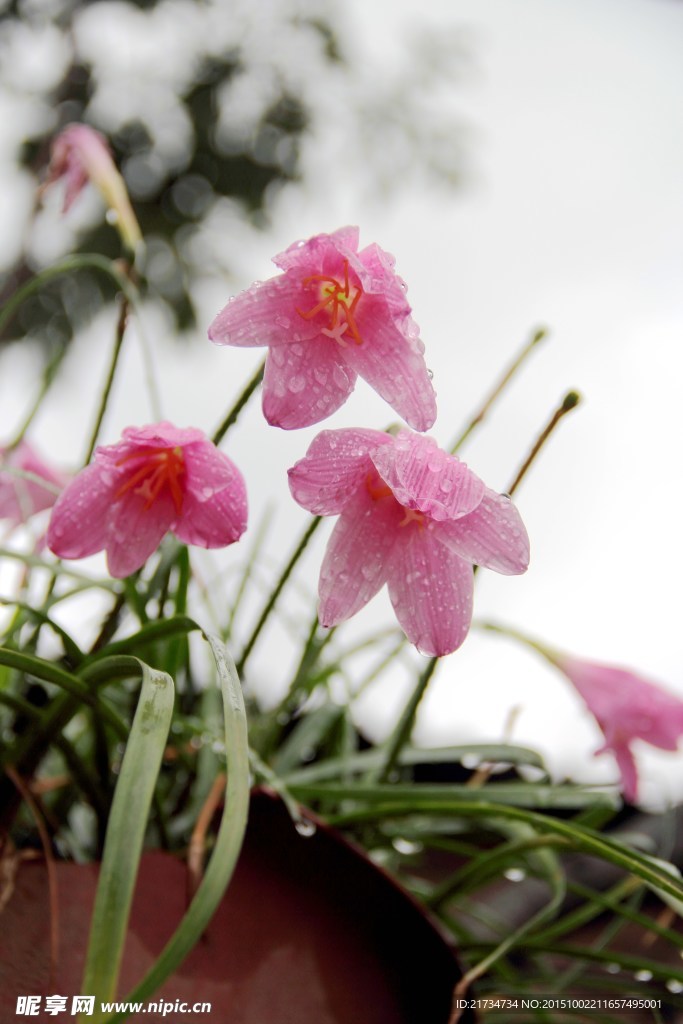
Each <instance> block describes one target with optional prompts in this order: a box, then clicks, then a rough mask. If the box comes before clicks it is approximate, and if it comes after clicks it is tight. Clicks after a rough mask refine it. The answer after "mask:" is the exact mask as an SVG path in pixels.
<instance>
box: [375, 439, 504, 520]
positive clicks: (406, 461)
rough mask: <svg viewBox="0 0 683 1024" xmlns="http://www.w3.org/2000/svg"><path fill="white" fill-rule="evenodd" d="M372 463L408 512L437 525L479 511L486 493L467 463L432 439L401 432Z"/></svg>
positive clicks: (481, 482)
mask: <svg viewBox="0 0 683 1024" xmlns="http://www.w3.org/2000/svg"><path fill="white" fill-rule="evenodd" d="M372 460H373V462H374V463H375V466H376V467H377V472H378V473H379V474H380V476H381V477H382V479H383V480H385V481H386V483H387V484H388V485H389V487H391V489H392V491H393V492H394V494H395V496H396V500H397V501H399V502H400V503H401V505H404V506H405V507H406V508H413V509H419V510H420V511H421V512H424V513H425V514H426V515H428V516H429V517H430V518H431V519H436V520H437V521H441V520H446V519H456V518H457V517H458V516H464V515H466V514H467V513H468V512H471V511H472V509H475V508H476V507H477V505H478V504H479V502H480V501H481V499H482V497H483V495H484V491H485V490H486V488H485V486H484V483H483V481H481V480H480V479H479V477H478V476H475V474H474V473H472V472H471V471H470V470H469V469H468V468H467V466H466V465H465V463H464V462H460V460H459V459H457V458H456V457H455V456H454V455H448V454H447V453H446V452H444V451H442V450H441V449H440V448H439V447H438V446H437V444H436V441H434V439H433V438H431V437H420V436H419V435H418V434H411V433H410V432H409V431H407V430H403V431H401V433H400V434H399V435H398V437H396V438H395V440H394V443H393V445H392V446H391V447H390V448H388V447H387V448H382V449H380V450H379V451H377V452H376V453H375V454H374V455H373V456H372Z"/></svg>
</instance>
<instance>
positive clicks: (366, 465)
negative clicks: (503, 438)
mask: <svg viewBox="0 0 683 1024" xmlns="http://www.w3.org/2000/svg"><path fill="white" fill-rule="evenodd" d="M289 486H290V489H291V492H292V495H293V496H294V498H295V500H296V501H298V503H299V504H300V505H303V507H304V508H307V509H308V510H309V511H310V512H313V513H315V514H317V515H324V516H329V515H337V514H338V515H339V521H338V522H337V525H336V526H335V528H334V530H333V532H332V536H331V537H330V541H329V544H328V547H327V551H326V553H325V558H324V560H323V565H322V568H321V571H320V585H319V596H320V607H319V617H320V621H321V623H322V625H323V626H334V625H336V624H337V623H339V622H343V621H344V620H345V619H348V618H349V617H350V616H351V615H354V614H355V613H356V612H357V611H359V609H361V608H362V607H363V606H364V605H365V604H367V602H368V601H369V600H370V598H371V597H373V596H374V595H375V594H376V593H377V591H378V590H379V589H380V588H381V587H382V585H383V584H384V583H387V584H388V587H389V597H390V598H391V602H392V604H393V606H394V611H395V612H396V617H397V618H398V621H399V623H400V625H401V627H402V629H403V630H404V632H405V634H406V636H407V637H408V639H409V640H410V641H411V643H414V644H415V645H416V647H417V648H418V649H419V650H420V651H422V653H424V654H431V655H442V654H449V653H450V652H451V651H454V650H455V649H456V648H457V647H459V646H460V644H461V643H462V642H463V640H464V639H465V637H466V635H467V632H468V630H469V627H470V620H471V618H472V589H473V586H472V585H473V571H472V564H473V563H476V564H478V565H483V566H486V567H487V568H489V569H495V570H496V571H497V572H501V573H504V574H506V575H514V574H517V573H522V572H524V571H525V570H526V568H527V565H528V562H529V540H528V537H527V534H526V530H525V529H524V525H523V524H522V521H521V519H520V516H519V513H518V512H517V509H516V508H515V507H514V505H513V504H512V502H511V501H510V499H509V498H507V497H506V496H504V495H500V494H496V493H495V492H494V491H491V490H489V488H487V487H486V486H485V485H484V483H483V482H482V481H481V480H480V479H479V477H477V476H475V475H474V473H472V472H471V471H470V470H469V469H468V468H467V466H466V465H465V464H464V462H460V460H459V459H457V458H456V457H455V456H454V455H448V454H446V452H444V451H441V449H440V448H438V447H437V445H436V443H435V441H434V440H433V439H432V438H430V437H421V436H419V435H418V434H413V433H412V432H411V431H408V430H404V431H401V433H399V435H398V436H397V437H393V436H392V435H390V434H384V433H381V432H379V431H376V430H326V431H323V432H322V433H321V434H318V436H317V437H316V438H315V440H314V441H313V443H312V444H311V446H310V448H309V449H308V452H307V453H306V456H305V458H303V459H301V461H300V462H297V464H296V465H295V466H294V467H293V468H292V469H290V470H289Z"/></svg>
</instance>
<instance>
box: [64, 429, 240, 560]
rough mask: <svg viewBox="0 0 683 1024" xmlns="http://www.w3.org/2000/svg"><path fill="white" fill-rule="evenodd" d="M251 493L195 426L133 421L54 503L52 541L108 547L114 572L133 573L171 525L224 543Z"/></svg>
mask: <svg viewBox="0 0 683 1024" xmlns="http://www.w3.org/2000/svg"><path fill="white" fill-rule="evenodd" d="M246 523H247V497H246V491H245V487H244V480H243V479H242V475H241V473H240V472H239V470H238V469H237V467H236V466H235V465H234V463H232V462H231V460H230V459H229V458H228V457H227V455H224V454H223V453H222V452H220V451H219V450H218V448H216V446H215V445H214V444H212V443H211V441H209V439H208V438H207V437H206V436H205V435H204V434H203V433H202V431H201V430H196V429H194V428H193V427H188V428H187V429H179V428H178V427H174V426H173V425H172V424H171V423H165V422H164V423H155V424H152V425H151V426H147V427H128V428H127V429H126V430H124V432H123V440H122V441H120V442H119V443H118V444H113V445H107V446H105V447H101V448H98V449H97V450H96V451H95V461H94V462H92V463H91V464H90V465H89V466H86V468H85V469H83V470H81V472H80V473H79V474H78V475H77V476H76V477H75V478H74V480H73V481H72V483H71V484H70V485H69V486H68V487H67V488H66V490H65V491H64V493H63V494H62V495H61V497H60V498H59V501H58V502H57V504H56V505H55V507H54V509H53V512H52V518H51V520H50V526H49V529H48V535H47V543H48V547H49V548H50V549H51V550H52V551H53V552H54V553H55V554H56V555H59V556H60V557H61V558H84V557H85V556H86V555H92V554H94V553H95V552H96V551H102V550H103V549H104V550H106V552H107V562H108V566H109V571H110V573H111V574H112V576H117V577H123V576H129V575H130V574H131V573H132V572H135V570H136V569H139V568H140V566H142V565H143V564H144V563H145V561H146V560H147V559H148V558H149V556H150V555H151V554H152V552H153V551H155V550H156V548H157V546H158V545H159V543H160V541H161V539H162V537H163V536H164V534H165V533H166V532H167V531H168V530H170V531H171V532H172V533H174V534H175V536H176V537H177V538H178V540H181V541H183V542H184V543H186V544H196V545H198V546H199V547H203V548H217V547H225V546H226V545H227V544H232V543H233V542H234V541H236V540H238V539H239V538H240V536H241V535H242V533H243V532H244V530H245V528H246Z"/></svg>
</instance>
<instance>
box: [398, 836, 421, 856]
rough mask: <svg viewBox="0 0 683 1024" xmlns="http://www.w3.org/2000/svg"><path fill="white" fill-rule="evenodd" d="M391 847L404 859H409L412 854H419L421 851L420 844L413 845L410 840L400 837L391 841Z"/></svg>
mask: <svg viewBox="0 0 683 1024" xmlns="http://www.w3.org/2000/svg"><path fill="white" fill-rule="evenodd" d="M391 845H392V846H393V848H394V849H395V850H396V852H397V853H401V854H403V856H404V857H409V856H410V855H411V854H412V853H420V851H421V850H422V843H414V842H412V841H411V840H410V839H403V837H402V836H396V838H395V839H392V840H391Z"/></svg>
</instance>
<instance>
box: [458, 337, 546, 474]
mask: <svg viewBox="0 0 683 1024" xmlns="http://www.w3.org/2000/svg"><path fill="white" fill-rule="evenodd" d="M547 335H548V331H547V329H546V328H545V327H539V328H537V329H536V330H535V331H534V333H533V334H532V336H531V338H530V339H529V341H527V343H526V344H525V346H524V348H523V349H522V350H521V352H519V354H518V355H517V356H516V357H515V359H514V360H513V362H512V363H511V364H510V366H509V367H508V368H507V370H506V371H505V373H504V374H503V376H502V377H501V378H500V380H499V381H498V382H497V383H496V385H495V387H494V388H493V390H492V391H491V392H490V394H489V395H488V396H487V397H486V399H485V400H484V402H483V403H482V405H481V408H480V409H479V411H478V412H477V413H475V415H474V416H473V417H472V419H471V420H470V422H469V423H468V424H467V426H466V427H465V429H464V430H463V432H462V434H460V436H459V437H458V439H457V440H456V441H454V442H453V445H452V446H451V449H450V451H451V454H453V455H455V453H456V452H457V451H458V449H459V448H460V447H461V446H462V445H463V444H464V443H465V441H466V440H467V438H468V437H469V436H470V434H471V433H472V431H473V430H474V429H475V427H478V426H479V424H480V423H481V422H482V420H484V419H485V417H486V416H487V415H488V413H489V410H490V409H491V406H492V405H493V404H494V402H495V401H496V399H497V398H499V396H500V395H501V394H502V393H503V391H504V390H505V388H506V387H507V385H508V384H509V383H510V381H511V380H512V378H513V377H514V376H515V374H516V373H517V371H518V370H519V369H520V368H521V367H522V366H523V364H524V363H525V362H526V360H527V358H528V357H529V355H530V354H531V352H532V351H533V350H534V349H535V347H536V345H537V344H538V343H539V341H543V339H544V338H546V337H547Z"/></svg>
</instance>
